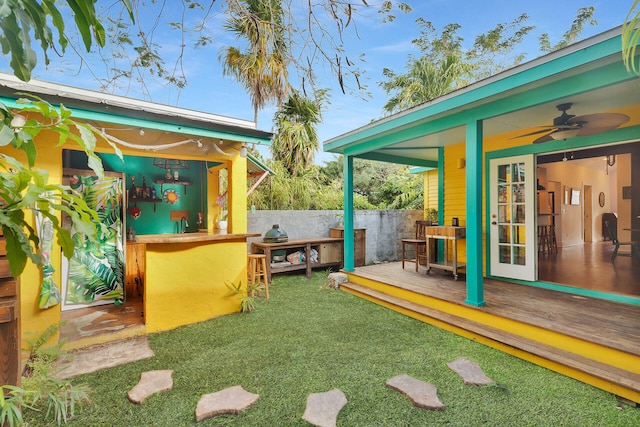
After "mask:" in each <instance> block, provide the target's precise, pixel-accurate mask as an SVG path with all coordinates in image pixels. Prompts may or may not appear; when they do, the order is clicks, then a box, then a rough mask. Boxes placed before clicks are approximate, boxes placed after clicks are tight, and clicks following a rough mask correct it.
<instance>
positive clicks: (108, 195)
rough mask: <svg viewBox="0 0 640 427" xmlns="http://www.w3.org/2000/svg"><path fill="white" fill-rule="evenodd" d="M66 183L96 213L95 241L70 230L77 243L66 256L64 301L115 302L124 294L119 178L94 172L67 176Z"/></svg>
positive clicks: (86, 302) (71, 302) (71, 303)
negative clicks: (99, 176) (71, 254)
mask: <svg viewBox="0 0 640 427" xmlns="http://www.w3.org/2000/svg"><path fill="white" fill-rule="evenodd" d="M69 185H70V186H71V188H73V189H74V190H75V191H77V192H78V193H80V194H81V195H82V197H83V199H84V200H85V201H86V203H87V205H89V207H91V208H92V209H94V210H95V211H96V212H97V213H98V217H99V218H100V222H101V224H100V225H99V224H96V227H98V229H99V230H98V235H97V240H98V244H96V243H94V242H91V241H90V240H88V239H87V238H86V237H85V236H84V235H83V234H81V233H78V232H74V230H73V229H72V230H71V234H72V238H73V241H74V243H75V244H76V248H75V251H74V254H73V257H72V258H71V259H69V260H68V266H67V275H66V277H67V284H66V292H65V305H74V304H81V305H83V306H85V305H88V304H92V303H98V302H99V303H106V302H107V301H109V302H114V303H115V304H119V303H121V302H122V301H123V298H124V250H123V249H124V248H123V234H122V229H123V227H122V216H121V212H122V179H121V178H117V177H108V176H105V177H104V178H102V179H100V178H98V177H96V176H78V175H74V176H72V177H71V178H70V181H69Z"/></svg>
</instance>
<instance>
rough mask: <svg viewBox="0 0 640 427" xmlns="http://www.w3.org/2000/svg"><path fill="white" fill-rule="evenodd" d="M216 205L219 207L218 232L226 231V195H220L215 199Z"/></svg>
mask: <svg viewBox="0 0 640 427" xmlns="http://www.w3.org/2000/svg"><path fill="white" fill-rule="evenodd" d="M216 204H217V205H218V206H220V214H219V215H218V230H226V229H227V217H228V215H229V214H228V211H227V193H224V194H221V195H219V196H218V198H217V199H216Z"/></svg>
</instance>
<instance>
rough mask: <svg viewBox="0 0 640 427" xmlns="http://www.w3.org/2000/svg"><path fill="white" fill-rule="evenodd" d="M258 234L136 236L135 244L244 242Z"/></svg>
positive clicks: (207, 233)
mask: <svg viewBox="0 0 640 427" xmlns="http://www.w3.org/2000/svg"><path fill="white" fill-rule="evenodd" d="M260 236H261V234H259V233H245V234H227V233H220V232H212V233H210V232H208V231H201V232H197V233H176V234H142V235H139V236H136V242H137V243H201V242H213V243H215V242H224V241H229V240H243V241H246V240H247V238H248V237H260Z"/></svg>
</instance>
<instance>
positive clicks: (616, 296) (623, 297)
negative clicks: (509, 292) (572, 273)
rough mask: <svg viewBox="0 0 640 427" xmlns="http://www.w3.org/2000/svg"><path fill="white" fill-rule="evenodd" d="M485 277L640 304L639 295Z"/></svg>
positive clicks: (491, 277)
mask: <svg viewBox="0 0 640 427" xmlns="http://www.w3.org/2000/svg"><path fill="white" fill-rule="evenodd" d="M487 278H490V279H494V280H500V281H501V282H508V283H515V284H518V285H523V286H533V287H536V288H542V289H549V290H552V291H558V292H564V293H567V294H573V295H579V296H584V297H590V298H598V299H602V300H607V301H613V302H621V303H624V304H632V305H638V306H640V297H632V296H628V295H621V294H612V293H607V292H602V291H594V290H592V289H584V288H576V287H572V286H566V285H559V284H557V283H550V282H541V281H537V282H527V281H524V280H515V279H505V278H503V277H493V276H488V275H487Z"/></svg>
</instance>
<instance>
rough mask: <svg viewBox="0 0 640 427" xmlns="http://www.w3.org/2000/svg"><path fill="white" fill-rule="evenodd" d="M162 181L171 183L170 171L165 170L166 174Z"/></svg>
mask: <svg viewBox="0 0 640 427" xmlns="http://www.w3.org/2000/svg"><path fill="white" fill-rule="evenodd" d="M164 179H165V180H167V181H171V169H167V174H166V175H165V176H164Z"/></svg>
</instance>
